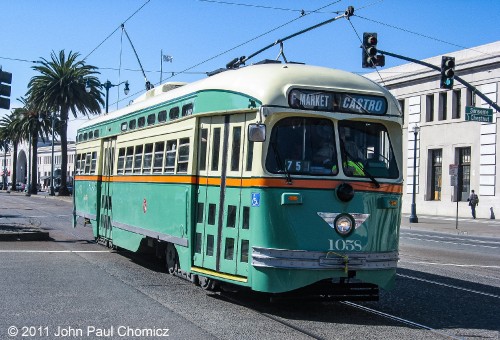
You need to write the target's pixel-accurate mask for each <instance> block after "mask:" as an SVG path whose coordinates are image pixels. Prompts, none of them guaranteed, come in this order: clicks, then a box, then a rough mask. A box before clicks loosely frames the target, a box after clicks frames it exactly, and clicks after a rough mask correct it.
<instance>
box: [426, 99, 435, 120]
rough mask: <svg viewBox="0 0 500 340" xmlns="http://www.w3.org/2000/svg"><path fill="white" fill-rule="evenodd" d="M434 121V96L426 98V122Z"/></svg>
mask: <svg viewBox="0 0 500 340" xmlns="http://www.w3.org/2000/svg"><path fill="white" fill-rule="evenodd" d="M433 120H434V94H428V95H427V96H425V121H426V122H432V121H433Z"/></svg>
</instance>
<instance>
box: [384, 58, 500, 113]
mask: <svg viewBox="0 0 500 340" xmlns="http://www.w3.org/2000/svg"><path fill="white" fill-rule="evenodd" d="M378 52H379V53H381V54H385V55H388V56H390V57H394V58H398V59H403V60H406V61H410V62H413V63H415V64H419V65H422V66H426V67H429V68H431V69H433V70H436V71H438V72H441V68H440V67H439V66H436V65H432V64H429V63H426V62H425V61H421V60H417V59H413V58H410V57H405V56H403V55H400V54H396V53H391V52H387V51H382V50H378ZM453 78H454V79H456V80H457V81H458V82H460V83H462V84H463V85H465V87H467V88H468V89H469V90H471V91H472V92H473V93H477V95H478V96H479V97H480V98H482V99H483V100H484V101H485V102H486V103H488V104H489V105H490V106H492V107H493V108H494V109H495V110H497V111H498V112H500V106H498V104H497V103H495V102H494V101H492V100H491V99H490V98H488V96H486V95H485V94H484V93H482V92H481V91H479V90H478V89H477V88H476V87H475V86H474V85H472V84H470V83H468V82H467V81H465V80H463V79H462V78H460V77H459V76H457V75H456V74H455V75H454V76H453Z"/></svg>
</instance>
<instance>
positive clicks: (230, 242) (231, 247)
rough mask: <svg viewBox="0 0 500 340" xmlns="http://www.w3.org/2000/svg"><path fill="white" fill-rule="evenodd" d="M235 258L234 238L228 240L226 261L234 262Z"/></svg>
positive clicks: (225, 253) (225, 251)
mask: <svg viewBox="0 0 500 340" xmlns="http://www.w3.org/2000/svg"><path fill="white" fill-rule="evenodd" d="M233 258H234V238H231V237H228V238H226V247H225V250H224V259H226V260H232V259H233Z"/></svg>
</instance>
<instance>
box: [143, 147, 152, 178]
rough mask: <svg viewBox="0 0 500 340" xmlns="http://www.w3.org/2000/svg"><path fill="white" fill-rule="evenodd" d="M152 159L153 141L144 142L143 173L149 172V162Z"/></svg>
mask: <svg viewBox="0 0 500 340" xmlns="http://www.w3.org/2000/svg"><path fill="white" fill-rule="evenodd" d="M152 160H153V143H149V144H146V146H145V147H144V165H143V167H142V168H143V170H142V172H143V173H145V174H150V173H151V164H152Z"/></svg>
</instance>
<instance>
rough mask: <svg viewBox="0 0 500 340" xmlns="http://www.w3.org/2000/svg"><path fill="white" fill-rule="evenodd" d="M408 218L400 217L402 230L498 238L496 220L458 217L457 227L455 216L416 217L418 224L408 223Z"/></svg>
mask: <svg viewBox="0 0 500 340" xmlns="http://www.w3.org/2000/svg"><path fill="white" fill-rule="evenodd" d="M409 218H410V215H409V214H403V215H402V218H401V229H402V230H422V231H432V232H437V233H446V234H455V235H468V236H475V237H476V236H478V237H495V238H500V220H498V219H495V220H492V219H487V218H478V219H475V220H474V219H472V218H463V217H459V218H458V227H457V221H456V217H455V216H426V215H418V223H410V222H409Z"/></svg>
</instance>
